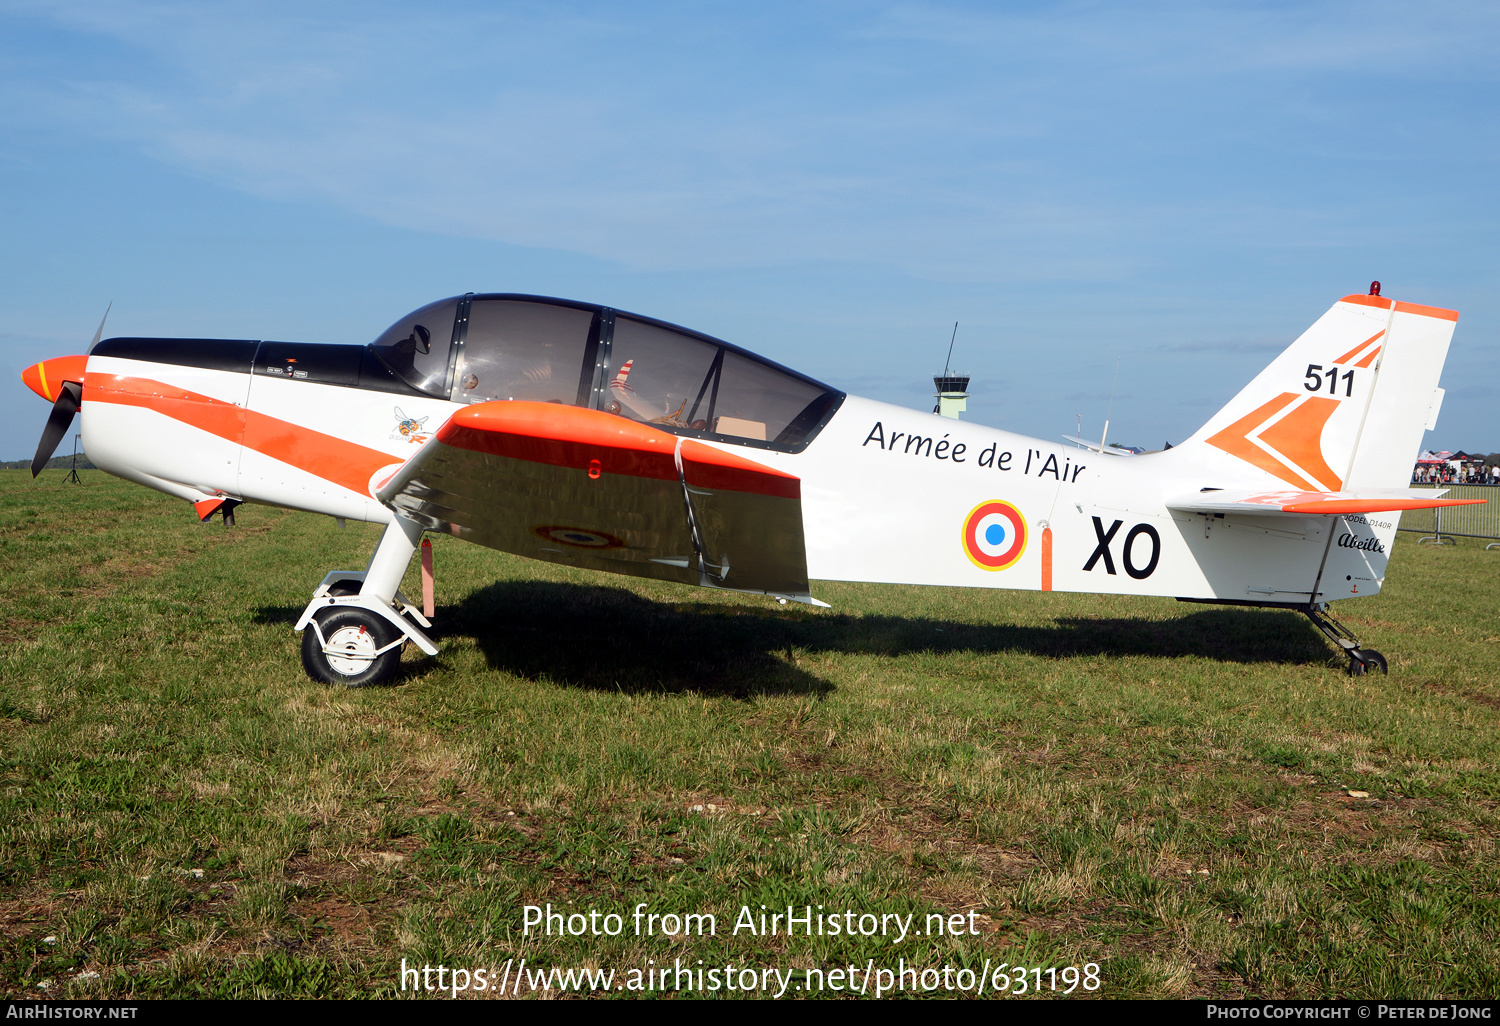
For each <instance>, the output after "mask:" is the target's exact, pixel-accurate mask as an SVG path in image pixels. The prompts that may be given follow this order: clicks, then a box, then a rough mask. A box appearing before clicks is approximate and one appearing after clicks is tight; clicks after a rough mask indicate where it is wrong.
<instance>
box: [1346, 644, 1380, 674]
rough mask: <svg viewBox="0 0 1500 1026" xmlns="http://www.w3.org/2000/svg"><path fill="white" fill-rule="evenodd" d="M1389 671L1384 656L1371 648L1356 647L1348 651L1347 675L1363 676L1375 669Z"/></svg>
mask: <svg viewBox="0 0 1500 1026" xmlns="http://www.w3.org/2000/svg"><path fill="white" fill-rule="evenodd" d="M1377 670H1378V671H1379V672H1381V673H1389V672H1390V671H1389V670H1388V669H1387V668H1386V664H1385V656H1383V655H1381V654H1380V653H1379V652H1377V651H1375V650H1374V649H1373V648H1356V649H1353V650H1352V651H1351V652H1350V653H1349V676H1351V677H1363V676H1365V675H1366V674H1370V673H1374V672H1376V671H1377Z"/></svg>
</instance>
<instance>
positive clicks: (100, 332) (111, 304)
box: [89, 299, 115, 352]
mask: <svg viewBox="0 0 1500 1026" xmlns="http://www.w3.org/2000/svg"><path fill="white" fill-rule="evenodd" d="M114 308H115V301H114V300H113V299H111V300H110V301H109V305H108V306H106V307H105V308H104V316H103V317H101V318H99V330H98V331H96V332H94V341H92V342H90V343H89V351H90V352H92V351H93V349H94V347H95V346H97V345H98V344H99V339H101V338H102V337H103V336H104V322H105V321H107V320H109V312H110V311H111V310H113V309H114Z"/></svg>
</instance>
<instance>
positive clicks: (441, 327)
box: [370, 298, 459, 398]
mask: <svg viewBox="0 0 1500 1026" xmlns="http://www.w3.org/2000/svg"><path fill="white" fill-rule="evenodd" d="M458 303H459V301H458V299H457V298H454V299H444V300H440V301H439V302H436V303H431V304H429V305H427V306H424V307H422V308H421V309H420V310H416V311H413V312H412V313H409V314H407V315H406V316H405V317H403V318H401V320H399V321H397V322H396V323H395V324H392V325H391V326H390V327H389V328H387V329H386V330H385V332H384V333H383V334H382V335H381V336H380V337H379V338H377V339H376V340H375V341H374V342H372V343H370V350H371V352H373V353H374V354H375V355H376V356H377V357H379V358H380V362H381V363H383V364H385V365H386V367H388V368H390V370H391V372H392V373H394V374H395V375H396V376H397V377H399V378H401V379H402V380H403V381H405V382H406V383H407V384H409V385H411V386H412V387H414V388H418V389H421V390H422V391H423V392H427V393H428V394H430V395H435V396H440V397H442V398H447V395H448V392H447V385H448V353H449V351H450V349H451V348H452V346H453V321H454V318H455V317H457V315H458Z"/></svg>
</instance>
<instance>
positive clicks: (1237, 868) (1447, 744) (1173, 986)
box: [0, 471, 1500, 998]
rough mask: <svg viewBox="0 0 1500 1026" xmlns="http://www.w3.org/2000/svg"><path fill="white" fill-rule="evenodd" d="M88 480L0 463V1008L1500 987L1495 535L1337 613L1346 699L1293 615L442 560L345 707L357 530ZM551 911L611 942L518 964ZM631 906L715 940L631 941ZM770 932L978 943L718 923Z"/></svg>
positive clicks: (1456, 992) (458, 549)
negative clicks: (226, 509)
mask: <svg viewBox="0 0 1500 1026" xmlns="http://www.w3.org/2000/svg"><path fill="white" fill-rule="evenodd" d="M83 478H84V484H83V485H82V486H70V485H64V484H62V479H63V475H62V474H61V473H56V472H49V473H48V474H45V475H44V476H43V477H42V479H41V480H40V481H37V482H33V481H32V480H31V479H30V475H29V474H28V473H26V472H24V471H6V472H3V473H0V557H3V558H0V643H3V652H0V963H3V966H0V990H3V991H4V992H5V993H6V994H7V995H8V996H12V997H14V996H22V995H25V996H31V997H40V996H43V995H49V996H54V997H60V996H68V997H105V996H111V997H127V996H129V997H168V996H170V997H189V996H217V997H230V996H234V997H256V996H276V995H285V996H299V997H301V996H341V997H367V996H396V995H400V994H402V993H411V990H412V984H410V983H408V985H407V989H406V991H404V992H403V991H402V990H401V986H402V981H401V976H400V967H401V961H402V959H406V960H407V963H408V965H415V964H427V965H432V966H436V965H437V964H439V963H442V964H444V965H446V966H448V967H455V966H462V967H466V968H468V969H475V968H485V967H497V968H500V967H503V966H504V965H505V964H506V961H507V959H510V960H514V961H516V962H518V961H519V960H520V959H521V958H525V959H527V960H528V966H529V967H530V968H531V969H542V968H547V967H558V968H574V967H598V968H605V969H614V970H616V972H617V974H618V976H617V979H618V978H623V977H625V974H626V973H627V972H628V971H630V970H632V969H635V970H636V971H637V972H638V973H639V971H640V970H642V969H647V968H651V967H653V966H654V967H658V968H659V967H661V966H663V965H666V966H671V965H673V963H674V961H675V960H678V959H680V960H682V962H683V963H684V964H691V965H692V966H693V967H694V968H700V966H699V965H698V960H699V959H702V960H703V963H702V966H701V967H713V966H721V965H723V964H725V963H732V964H734V965H735V966H736V967H740V966H749V967H778V968H780V969H782V970H783V971H785V970H788V969H795V970H796V971H797V975H796V977H795V981H796V982H795V983H794V984H793V986H794V987H795V986H796V985H797V984H799V983H801V982H802V981H803V980H804V979H805V976H804V973H803V971H804V970H806V969H809V968H820V969H823V970H825V972H828V971H831V970H833V969H835V968H837V967H840V966H844V967H847V966H848V965H849V964H850V963H853V964H854V965H855V966H856V967H857V968H858V970H859V971H860V973H861V974H862V973H864V972H865V971H866V969H867V967H868V966H869V965H872V964H873V965H874V966H875V967H876V968H877V969H890V970H896V969H897V967H898V965H900V964H901V960H904V964H905V965H906V966H913V965H915V966H917V967H919V968H929V969H941V968H942V967H943V966H948V967H950V969H951V970H957V969H958V968H961V967H969V968H970V969H971V970H977V969H980V968H981V967H982V966H983V965H984V964H985V962H986V960H989V963H990V964H991V965H992V966H996V967H998V966H1000V965H1001V964H1002V963H1004V964H1005V965H1006V966H1007V967H1008V968H1007V969H1006V970H1005V972H1006V973H1007V974H1013V972H1014V967H1015V966H1018V965H1019V966H1022V967H1027V968H1030V967H1036V968H1039V969H1041V970H1042V972H1041V974H1040V975H1039V976H1038V977H1036V978H1033V977H1032V976H1029V975H1028V976H1027V977H1026V979H1027V983H1028V988H1030V987H1031V984H1032V982H1033V980H1034V979H1035V980H1036V981H1038V982H1040V983H1042V984H1043V993H1044V995H1051V994H1052V993H1053V991H1052V990H1050V989H1048V988H1047V987H1046V984H1047V982H1048V977H1047V976H1046V970H1047V969H1048V968H1049V967H1050V968H1056V969H1059V970H1061V969H1062V968H1063V967H1066V966H1075V967H1081V966H1084V965H1086V964H1090V963H1092V964H1094V965H1096V966H1098V973H1097V979H1098V981H1099V984H1100V986H1099V989H1098V990H1096V991H1092V993H1093V994H1094V995H1096V996H1102V997H1106V998H1108V997H1125V996H1134V997H1195V996H1270V997H1292V996H1296V997H1332V996H1347V997H1394V996H1409V997H1439V996H1442V997H1459V998H1464V997H1494V996H1496V995H1500V940H1497V938H1500V872H1497V866H1500V854H1497V849H1496V841H1497V838H1500V824H1497V809H1500V804H1497V803H1500V770H1497V765H1500V758H1497V755H1500V751H1497V749H1500V745H1497V740H1500V732H1497V729H1496V720H1497V715H1500V623H1497V616H1496V610H1497V609H1500V552H1486V551H1484V550H1483V548H1482V545H1481V544H1478V543H1474V542H1461V543H1460V544H1459V545H1457V546H1452V547H1443V548H1438V547H1434V546H1417V545H1416V544H1415V543H1414V539H1413V537H1412V536H1410V535H1402V536H1401V537H1400V539H1399V541H1398V542H1397V544H1396V545H1395V547H1394V550H1393V554H1392V561H1391V568H1390V576H1389V579H1388V583H1387V587H1386V590H1385V592H1384V593H1383V594H1382V595H1380V596H1379V597H1377V598H1374V599H1368V600H1360V601H1355V602H1349V603H1344V604H1341V605H1340V606H1339V607H1338V608H1337V610H1336V612H1337V613H1338V614H1339V615H1340V617H1341V619H1343V620H1344V621H1345V622H1346V623H1348V624H1349V625H1350V626H1352V627H1353V628H1354V629H1355V630H1356V631H1357V632H1359V633H1360V634H1361V636H1362V638H1363V640H1364V641H1365V643H1366V644H1367V645H1370V646H1372V647H1374V648H1377V649H1380V650H1381V651H1382V652H1384V653H1385V654H1386V655H1387V657H1388V658H1389V659H1390V665H1391V673H1390V676H1389V677H1385V678H1367V679H1352V678H1350V677H1348V676H1346V675H1345V674H1344V672H1343V666H1342V661H1339V660H1336V658H1335V657H1334V655H1333V653H1332V651H1331V649H1329V648H1328V647H1327V645H1326V644H1325V643H1324V641H1323V640H1322V637H1321V636H1320V635H1319V634H1318V633H1317V632H1316V631H1315V630H1314V629H1313V628H1312V626H1311V625H1310V624H1309V623H1308V622H1307V621H1306V620H1305V618H1301V617H1299V616H1296V615H1294V614H1291V613H1283V612H1269V611H1259V610H1254V609H1238V608H1234V609H1225V608H1218V607H1211V606H1199V605H1184V604H1180V603H1177V602H1174V601H1171V600H1165V599H1127V598H1100V597H1094V596H1073V595H1061V594H1049V595H1038V594H1007V593H1004V592H977V591H966V590H958V589H915V588H905V587H876V586H860V585H842V584H822V585H816V586H815V588H814V591H815V593H816V594H818V595H819V596H820V597H821V598H823V599H825V600H826V601H829V602H831V603H833V607H834V608H833V609H832V610H827V611H814V610H808V609H803V608H796V607H792V608H786V607H779V606H777V605H775V604H774V603H771V602H770V601H768V600H764V599H760V600H756V599H750V598H741V597H737V596H733V595H725V594H720V593H712V592H707V591H700V590H692V589H688V588H683V587H678V586H675V585H666V584H656V583H652V582H644V581H637V580H633V579H628V578H621V577H608V576H601V575H595V574H591V573H585V572H575V571H571V570H568V569H564V568H560V567H554V566H550V565H543V564H537V563H531V562H528V561H525V560H522V559H518V558H513V557H509V556H506V555H503V554H499V553H494V552H489V551H486V550H483V549H479V548H477V547H474V546H467V545H463V544H461V543H457V542H454V541H452V540H451V539H438V540H436V542H435V550H436V563H437V592H438V614H439V627H440V629H441V634H442V639H443V644H444V646H445V651H444V652H443V654H442V655H441V656H440V657H439V658H437V659H433V660H428V659H421V658H417V656H418V655H419V653H415V652H413V651H410V650H409V651H408V653H407V655H406V661H405V663H404V664H403V667H404V673H403V676H402V678H401V679H400V681H399V683H398V684H397V685H395V686H392V687H386V688H378V689H369V690H347V689H330V688H326V687H323V686H320V685H316V684H313V683H311V682H310V681H309V680H308V679H307V678H306V677H305V676H304V675H303V673H302V670H301V666H300V664H299V661H298V655H297V646H298V640H299V636H298V635H296V634H295V633H294V632H293V631H292V629H291V626H292V623H293V621H294V619H295V617H296V615H297V614H298V612H300V610H301V608H302V606H303V605H304V604H305V602H306V600H307V598H308V596H309V595H310V593H311V590H312V588H313V587H314V586H315V585H316V584H317V582H318V581H319V580H320V579H321V577H322V575H323V573H324V572H325V571H326V570H330V569H336V568H343V569H360V568H363V566H364V563H365V561H366V559H367V558H368V555H369V552H370V551H371V549H372V547H373V545H374V542H375V538H376V534H375V529H374V528H368V527H364V526H361V525H351V526H350V527H349V528H348V529H345V530H340V529H339V528H338V527H337V526H336V525H335V524H334V522H333V521H332V520H330V519H328V518H320V517H315V516H311V515H307V514H298V513H288V512H282V511H278V510H269V509H263V508H259V507H245V508H244V509H242V510H241V511H240V515H239V526H238V527H237V528H234V529H232V530H226V529H224V528H223V527H222V526H221V525H219V524H217V523H215V524H212V525H207V526H200V525H199V524H197V523H196V522H195V521H194V519H193V517H192V515H191V510H190V509H189V508H188V506H187V504H186V503H183V502H178V501H174V500H171V499H167V498H165V497H163V496H160V495H157V494H155V493H152V492H148V491H145V490H143V489H140V488H137V487H135V486H132V485H127V484H125V483H123V482H120V481H116V480H114V479H112V478H108V477H106V476H104V475H102V474H100V473H99V472H96V471H91V472H87V473H85V474H84V475H83ZM412 583H413V582H412V581H411V580H409V582H408V584H409V586H408V589H407V590H408V593H411V592H412V591H414V589H413V588H412V587H410V585H411V584H412ZM549 902H550V903H551V904H552V905H553V906H554V909H555V910H562V911H565V912H580V913H587V912H588V911H590V910H591V909H592V910H598V911H599V912H600V913H601V914H604V913H618V914H620V915H621V916H622V917H623V922H624V923H625V929H624V930H623V931H622V932H621V933H620V934H619V936H615V937H609V936H600V937H594V936H582V937H571V936H569V937H555V936H554V937H551V938H548V937H539V936H536V935H535V934H533V935H531V936H523V929H522V927H523V912H522V909H523V906H525V905H528V904H537V905H544V904H546V903H549ZM642 902H644V903H646V904H647V906H648V910H649V911H650V912H655V913H713V914H715V915H716V916H717V917H718V918H717V925H718V929H717V932H716V935H715V936H711V937H710V936H698V935H685V934H683V933H678V934H676V935H671V936H667V935H663V934H662V933H661V932H660V930H658V931H657V932H656V933H655V934H653V935H649V936H638V935H636V933H635V931H634V930H633V929H632V928H631V915H632V912H633V910H634V909H635V908H636V907H637V905H638V904H639V903H642ZM761 905H765V906H767V907H768V909H769V910H772V911H774V910H777V909H784V908H785V907H786V906H787V905H793V906H795V907H797V909H798V910H799V914H800V909H801V908H802V907H803V906H806V905H811V906H814V908H816V906H819V905H822V906H823V907H824V911H825V912H833V911H838V912H840V913H842V912H843V911H844V910H846V909H849V910H853V911H854V912H855V913H856V914H857V915H858V914H866V913H868V914H875V915H880V914H892V913H894V914H900V915H906V914H914V915H915V917H916V918H915V919H914V920H913V922H914V923H915V924H916V927H917V928H918V929H920V928H921V925H922V924H923V923H925V922H926V916H927V915H929V914H931V913H941V914H943V915H944V916H947V915H957V916H959V917H960V919H961V920H962V922H963V924H964V927H965V928H964V930H963V932H962V934H961V935H960V936H943V937H937V936H930V935H928V936H909V937H907V938H906V940H905V941H903V942H901V943H893V939H892V938H891V937H879V936H875V937H854V938H847V937H843V936H839V937H831V936H827V935H825V936H822V937H818V936H813V937H804V936H801V935H798V936H793V937H788V936H786V935H784V934H778V935H776V936H759V935H751V934H748V933H746V932H743V931H742V932H740V933H738V934H732V933H731V926H732V924H733V923H734V921H735V919H736V917H737V915H738V913H739V910H740V909H741V907H742V906H749V907H750V908H751V910H752V911H753V912H755V913H756V914H757V915H758V914H759V907H760V906H761ZM954 978H956V977H954ZM431 979H432V977H429V982H430V981H431ZM507 979H511V978H510V977H507ZM825 979H829V980H838V979H845V977H838V976H830V977H825ZM991 979H993V977H991ZM1007 979H1008V980H1009V981H1010V987H1011V989H1012V990H1015V989H1019V985H1018V984H1017V983H1015V981H1014V976H1013V975H1009V976H1007ZM1076 979H1077V977H1076V972H1075V982H1076ZM1054 980H1055V982H1056V986H1057V987H1058V988H1059V989H1058V993H1059V994H1060V993H1061V990H1062V989H1063V978H1062V977H1061V976H1055V977H1054ZM992 986H993V984H992ZM511 988H512V989H513V988H514V982H513V981H512V984H511ZM773 989H774V988H773ZM907 989H908V991H910V989H911V988H910V987H908V988H907ZM520 993H521V994H522V995H523V996H525V995H527V994H528V993H531V990H530V988H529V986H522V987H520ZM554 993H555V992H554ZM620 993H626V994H628V993H632V992H631V991H620ZM694 993H696V992H694ZM795 993H801V994H803V995H805V994H806V993H807V992H806V991H801V992H795ZM819 993H821V994H823V995H828V996H832V995H834V994H836V993H839V992H838V991H836V990H834V989H833V987H832V986H831V985H830V986H827V987H825V988H824V989H823V990H822V991H820V992H819ZM934 993H938V994H942V993H946V992H944V991H942V990H938V991H935V992H934ZM1074 993H1075V996H1081V995H1084V994H1085V993H1089V992H1088V991H1086V990H1085V989H1084V988H1083V987H1082V986H1077V987H1076V988H1075V992H1074ZM471 996H474V995H473V994H472V992H471Z"/></svg>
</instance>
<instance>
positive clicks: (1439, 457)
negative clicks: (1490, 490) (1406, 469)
mask: <svg viewBox="0 0 1500 1026" xmlns="http://www.w3.org/2000/svg"><path fill="white" fill-rule="evenodd" d="M1411 481H1412V484H1439V485H1455V484H1476V485H1500V453H1492V454H1491V455H1489V456H1485V455H1484V454H1482V453H1466V452H1424V453H1423V454H1422V455H1421V456H1420V457H1418V458H1417V465H1416V466H1415V467H1414V468H1412V474H1411Z"/></svg>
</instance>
